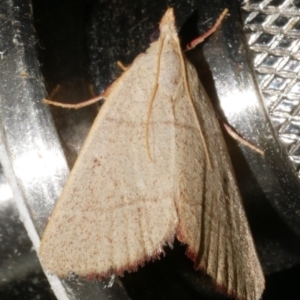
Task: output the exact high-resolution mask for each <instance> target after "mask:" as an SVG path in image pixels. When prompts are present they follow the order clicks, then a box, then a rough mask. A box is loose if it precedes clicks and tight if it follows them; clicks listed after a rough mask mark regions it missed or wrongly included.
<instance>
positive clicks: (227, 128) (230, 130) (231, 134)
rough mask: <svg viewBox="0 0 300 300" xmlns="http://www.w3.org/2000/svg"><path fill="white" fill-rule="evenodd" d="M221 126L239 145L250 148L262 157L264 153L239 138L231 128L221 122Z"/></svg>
mask: <svg viewBox="0 0 300 300" xmlns="http://www.w3.org/2000/svg"><path fill="white" fill-rule="evenodd" d="M222 125H223V126H224V128H225V129H226V131H227V133H228V134H229V135H230V136H231V137H232V138H233V139H235V140H236V141H238V142H240V143H241V144H243V145H245V146H246V147H248V148H250V149H251V150H253V151H255V152H257V153H259V154H260V155H264V151H263V150H261V149H260V148H258V147H256V146H255V145H253V144H251V143H250V142H248V141H247V140H245V139H244V138H243V137H242V136H240V135H239V134H238V133H237V132H236V131H235V130H234V129H233V128H232V127H231V126H229V125H228V124H226V123H224V122H222Z"/></svg>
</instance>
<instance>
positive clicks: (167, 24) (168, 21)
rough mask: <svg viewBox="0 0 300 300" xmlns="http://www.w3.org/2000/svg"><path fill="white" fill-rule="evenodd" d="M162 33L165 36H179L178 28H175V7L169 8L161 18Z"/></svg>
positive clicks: (160, 27)
mask: <svg viewBox="0 0 300 300" xmlns="http://www.w3.org/2000/svg"><path fill="white" fill-rule="evenodd" d="M159 29H160V35H161V36H164V35H165V34H170V33H172V34H175V35H176V36H177V32H176V28H175V16H174V10H173V8H168V10H167V11H166V13H165V14H164V16H163V17H162V19H161V22H160V25H159Z"/></svg>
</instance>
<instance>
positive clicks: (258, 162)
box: [0, 0, 300, 300]
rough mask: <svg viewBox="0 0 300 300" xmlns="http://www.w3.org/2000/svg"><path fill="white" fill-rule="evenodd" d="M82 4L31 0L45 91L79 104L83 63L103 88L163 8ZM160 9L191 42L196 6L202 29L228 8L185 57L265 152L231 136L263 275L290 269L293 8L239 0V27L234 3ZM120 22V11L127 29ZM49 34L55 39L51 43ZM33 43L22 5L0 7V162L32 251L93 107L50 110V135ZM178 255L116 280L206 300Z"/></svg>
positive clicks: (71, 294) (85, 288)
mask: <svg viewBox="0 0 300 300" xmlns="http://www.w3.org/2000/svg"><path fill="white" fill-rule="evenodd" d="M84 2H85V1H77V2H74V1H70V2H68V1H66V2H64V4H63V5H61V6H59V5H58V4H57V3H55V1H49V2H47V1H45V2H44V4H43V5H45V8H42V7H41V6H42V4H41V2H40V1H34V7H35V8H36V10H38V9H39V10H40V11H42V13H40V14H39V17H38V22H40V24H38V25H37V27H38V26H40V28H39V29H38V34H39V41H40V42H41V45H42V47H41V48H40V52H41V57H42V58H41V61H42V68H43V75H44V77H45V78H46V84H47V86H49V87H50V91H51V89H52V88H53V87H55V86H56V84H61V85H62V88H61V91H63V92H62V93H61V95H57V100H65V101H67V102H69V101H79V100H83V99H85V98H87V97H88V93H87V92H82V89H80V87H79V86H80V85H84V86H85V85H86V81H87V80H86V79H85V80H82V78H81V77H84V76H86V73H87V72H86V71H81V68H82V69H85V68H86V69H89V68H91V70H92V75H93V77H94V81H95V82H96V84H95V85H96V87H97V88H98V90H99V91H100V90H103V89H104V88H105V87H106V86H107V84H108V83H109V82H111V81H112V80H113V79H115V77H116V76H117V73H118V71H119V70H117V67H116V63H115V62H116V61H118V60H121V61H122V62H123V63H125V64H128V63H130V61H131V60H132V59H133V58H134V57H135V56H136V55H137V54H138V53H140V52H141V51H144V49H146V48H147V47H148V44H149V36H150V35H151V33H153V31H154V30H155V29H156V28H157V24H158V22H159V20H160V17H161V16H162V14H163V12H164V11H165V8H166V3H162V2H160V1H147V0H143V1H139V2H135V4H134V5H133V4H132V3H131V2H130V1H128V2H127V1H119V2H118V1H117V0H116V1H114V3H115V5H114V6H111V4H110V3H111V1H104V0H101V1H86V3H91V2H92V3H93V4H95V6H94V7H93V8H91V7H88V4H84ZM168 5H171V6H175V13H176V15H177V26H178V27H179V28H181V27H182V26H183V27H185V28H186V29H187V32H188V33H189V32H190V31H193V32H194V29H195V28H196V32H194V36H193V37H195V34H199V32H197V25H195V26H194V25H193V22H192V23H189V22H187V23H186V22H185V21H186V20H187V19H188V20H190V19H193V18H194V14H193V12H195V10H196V9H198V11H199V15H196V19H197V20H196V23H197V24H198V29H199V30H200V32H203V31H205V30H207V29H208V28H209V26H210V25H211V24H212V23H213V20H215V19H216V18H217V17H218V15H219V14H220V12H221V11H222V10H223V8H224V7H228V8H229V15H228V17H227V18H226V19H225V20H224V21H223V22H222V26H221V27H220V29H219V30H218V31H217V32H216V33H215V34H214V35H213V36H212V37H210V38H209V39H208V41H207V42H206V43H205V44H204V46H203V47H199V48H197V49H195V50H193V52H191V53H188V55H189V57H190V59H191V60H192V61H193V62H194V64H195V66H196V67H197V69H198V70H199V76H200V78H201V79H202V81H203V83H204V84H205V87H206V89H207V90H208V92H209V94H210V97H211V98H212V100H213V101H214V102H215V103H219V105H218V104H217V105H216V107H217V110H218V111H219V115H220V118H221V119H222V120H223V121H226V122H227V123H229V124H230V125H231V126H232V127H233V128H234V129H235V130H236V131H237V132H238V133H239V134H240V135H241V136H242V137H243V138H245V139H247V140H248V141H250V142H252V143H253V144H254V145H256V146H259V147H260V148H261V149H263V150H265V156H261V155H259V154H257V153H255V152H253V151H252V150H251V149H248V148H247V147H245V146H243V145H240V144H239V143H238V142H232V141H231V140H230V139H229V151H230V154H231V157H232V161H233V165H234V167H235V171H236V174H237V178H238V182H239V186H240V188H241V193H242V196H243V199H244V201H245V208H246V211H247V215H248V217H249V222H250V225H251V228H252V231H253V234H254V238H255V242H256V245H257V248H258V252H259V255H260V259H261V261H262V263H263V266H264V269H265V271H266V273H272V272H274V271H280V270H283V269H285V268H287V267H290V266H293V265H295V264H297V263H299V261H300V254H299V253H300V251H298V250H299V249H300V245H299V235H300V224H299V222H300V218H299V213H300V207H299V206H300V201H299V196H298V194H299V190H300V187H299V178H298V177H299V174H300V171H299V170H300V168H299V165H300V158H299V157H300V154H299V153H300V152H298V148H299V147H300V146H299V145H300V144H299V134H300V130H299V128H298V125H299V124H300V121H299V120H298V119H299V110H300V104H299V103H300V102H299V96H300V95H299V88H298V87H299V85H298V74H299V71H300V67H299V66H300V63H299V59H300V57H299V54H298V53H297V51H298V49H299V47H300V41H299V40H298V39H299V38H300V34H299V32H298V30H299V29H298V28H299V25H298V23H297V22H298V20H299V3H298V1H296V0H295V1H290V0H289V1H287V0H286V1H284V0H282V1H269V0H268V1H266V0H264V1H259V0H256V1H254V0H253V1H245V4H244V10H243V13H244V14H245V16H244V21H245V28H244V29H243V21H242V17H241V3H239V2H238V1H232V0H229V1H219V0H216V1H212V0H202V1H186V3H179V2H178V1H168ZM87 7H88V9H87ZM43 9H44V10H43ZM85 10H90V11H88V13H87V16H88V18H89V19H91V20H90V21H89V30H90V39H91V40H90V58H91V64H90V65H88V61H87V59H86V57H85V56H81V55H82V52H84V51H85V42H86V41H85V40H84V39H83V38H82V36H83V35H84V34H85V26H86V24H85V23H84V18H83V17H82V14H83V13H85ZM49 12H50V13H49ZM68 12H70V13H68ZM122 16H126V21H128V23H125V24H126V26H125V25H124V19H123V18H122ZM191 16H192V18H191ZM194 19H195V18H194ZM57 20H60V21H61V22H62V23H59V24H58V21H57ZM57 24H58V25H57ZM134 25H136V26H134ZM43 26H44V27H43ZM47 26H48V27H47ZM128 26H130V28H129V29H128ZM74 28H75V29H78V28H81V31H80V34H76V32H75V33H74V34H73V35H70V38H69V36H68V35H63V31H69V32H72V31H73V30H74V31H75V29H74ZM82 28H84V29H82ZM57 30H60V32H59V35H61V38H59V37H56V36H55V34H56V31H57ZM244 30H246V32H247V35H246V37H245V32H244ZM184 31H185V30H184V28H183V29H182V30H181V32H180V33H181V34H182V36H184V34H185V33H184ZM112 32H113V34H112ZM185 32H186V31H185ZM66 37H67V38H66ZM47 38H48V39H47ZM68 38H69V40H68V41H67V42H66V43H65V40H66V39H68ZM246 38H247V39H246ZM35 45H36V35H35V32H34V30H33V20H32V12H31V7H30V3H29V2H28V1H23V0H18V1H17V0H14V1H9V0H1V1H0V123H1V128H0V133H1V135H0V137H1V145H0V160H1V163H2V165H3V166H4V170H5V174H6V177H7V178H8V180H9V183H10V186H11V188H12V190H13V193H14V201H15V203H16V206H17V207H18V209H19V212H20V215H21V219H22V221H23V223H24V224H25V227H26V229H27V232H28V234H29V236H30V238H31V240H32V241H33V244H34V247H35V249H38V247H39V239H40V236H41V234H42V232H43V230H44V228H45V226H46V224H47V221H48V218H49V216H50V214H51V212H52V209H53V206H54V204H55V202H56V200H57V198H58V197H59V194H60V192H61V189H62V187H63V185H64V182H65V180H66V178H67V175H68V172H69V170H68V164H69V165H70V166H71V165H72V164H73V163H74V161H75V159H76V155H77V153H78V151H79V149H80V147H81V144H82V142H83V141H84V138H85V136H86V134H87V132H88V129H89V127H90V126H91V123H92V120H93V118H94V116H95V113H96V112H97V108H96V107H92V108H88V109H84V110H82V111H76V112H71V111H63V110H61V109H56V108H55V109H53V111H52V113H53V116H54V119H55V125H56V126H57V129H58V133H59V137H58V135H57V132H56V129H55V125H54V122H53V119H52V116H51V113H50V111H49V108H48V107H47V106H45V105H44V104H42V103H41V99H42V98H43V97H44V95H45V89H44V84H43V79H42V77H41V73H40V65H39V64H38V59H37V55H36V51H35ZM249 49H251V51H252V52H249ZM76 51H77V52H78V53H77V54H76V55H75V54H74V53H76ZM44 52H45V53H46V54H45V53H44ZM43 56H44V57H43ZM45 57H46V58H45ZM126 57H129V59H128V61H127V60H126ZM251 58H253V60H251ZM203 62H204V63H203ZM84 63H85V64H86V65H87V66H83V64H84ZM47 64H48V67H47V66H46V65H47ZM253 66H254V68H255V72H256V73H255V72H254V68H253ZM116 70H117V71H116ZM203 70H204V71H205V72H204V73H203ZM82 74H84V75H82ZM79 82H80V84H79ZM82 82H83V84H82ZM66 97H67V98H66ZM299 127H300V125H299ZM298 133H299V134H298ZM67 161H68V163H67ZM0 192H1V191H0ZM270 204H271V205H270ZM6 213H7V210H0V214H1V215H0V218H1V219H4V214H6ZM12 214H13V213H12ZM6 220H7V219H6ZM7 222H8V224H7V226H9V227H10V228H18V227H17V225H16V221H15V219H14V218H11V219H10V220H8V221H7ZM6 241H10V242H11V243H12V245H16V247H18V248H19V245H18V243H17V241H16V238H15V237H13V236H12V237H11V240H9V237H7V240H6ZM27 242H28V241H27ZM175 248H176V247H175ZM177 248H178V247H177ZM0 249H4V248H1V247H0ZM175 250H176V249H175ZM2 251H5V250H2ZM179 252H180V255H178V256H177V254H173V256H174V257H173V258H172V253H174V251H172V253H171V254H170V253H168V255H167V256H168V257H167V258H166V260H165V261H167V264H166V265H163V264H162V263H163V262H162V263H161V262H157V263H155V264H153V266H152V265H151V264H147V265H146V266H145V268H143V270H140V271H139V272H138V273H135V274H129V275H128V276H125V278H124V279H123V283H124V284H125V286H126V289H127V291H130V295H136V296H131V298H132V299H151V297H152V299H153V297H155V298H156V299H195V298H196V297H199V295H202V299H215V297H216V295H215V294H214V293H212V292H211V291H210V292H207V293H206V292H203V290H202V287H201V285H199V278H198V277H197V276H200V275H199V272H193V271H192V266H191V265H188V267H187V265H186V264H185V262H182V261H181V257H183V252H184V251H183V250H182V249H180V250H179ZM175 253H176V252H175ZM169 258H170V260H169ZM172 259H173V260H172ZM29 260H30V261H33V262H34V264H35V263H37V261H36V258H34V257H33V256H32V257H30V256H28V257H27V258H26V260H25V261H23V263H25V264H26V263H28V261H29ZM34 264H33V266H34ZM149 265H150V266H149ZM155 266H158V267H157V269H155V268H156V267H155ZM1 267H4V265H2V266H1V264H0V270H1ZM151 268H153V269H154V274H155V275H153V276H152V277H151V276H150V277H149V275H145V274H146V273H147V272H148V271H147V270H149V269H151ZM144 270H145V271H144ZM14 276H15V275H12V277H14ZM149 278H150V279H149ZM48 279H49V281H50V283H51V284H52V288H53V289H54V292H55V294H56V296H57V298H58V299H65V298H70V299H118V300H119V299H129V297H128V295H127V293H126V291H125V290H124V288H123V286H122V283H121V282H120V281H119V280H118V279H116V280H115V282H114V284H113V286H112V288H105V286H107V285H108V284H109V280H107V281H105V282H101V283H100V282H96V281H93V282H88V281H86V280H85V279H79V278H77V277H76V276H74V277H73V278H70V279H68V280H66V281H64V282H61V281H60V280H58V279H57V278H55V277H53V276H50V275H49V274H48ZM154 281H155V282H156V284H161V286H160V287H161V293H160V294H159V296H157V295H158V294H155V287H153V285H151V283H152V282H154ZM158 281H159V282H158ZM202 284H203V282H202ZM174 285H175V286H176V288H175V289H174ZM204 286H205V284H204ZM204 289H205V288H204ZM139 290H140V292H139ZM201 293H202V294H201ZM137 294H139V296H137ZM153 295H154V296H153ZM0 296H1V294H0ZM193 296H195V298H193ZM218 299H219V298H218ZM264 299H268V298H264Z"/></svg>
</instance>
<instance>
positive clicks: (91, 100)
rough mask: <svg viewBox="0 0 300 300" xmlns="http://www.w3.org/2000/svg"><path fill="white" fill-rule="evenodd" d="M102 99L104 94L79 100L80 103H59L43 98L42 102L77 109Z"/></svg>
mask: <svg viewBox="0 0 300 300" xmlns="http://www.w3.org/2000/svg"><path fill="white" fill-rule="evenodd" d="M102 99H105V97H104V95H103V94H101V95H99V96H97V97H95V98H92V99H89V100H86V101H83V102H80V103H75V104H74V103H61V102H56V101H51V100H48V99H45V98H44V99H43V103H46V104H49V105H53V106H58V107H62V108H73V109H79V108H82V107H85V106H89V105H91V104H94V103H96V102H98V101H100V100H102Z"/></svg>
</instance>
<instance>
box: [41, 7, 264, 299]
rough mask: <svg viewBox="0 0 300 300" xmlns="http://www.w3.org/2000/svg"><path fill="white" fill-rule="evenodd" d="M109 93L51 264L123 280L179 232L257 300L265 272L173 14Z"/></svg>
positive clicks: (46, 249) (47, 250) (63, 271)
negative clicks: (157, 35)
mask: <svg viewBox="0 0 300 300" xmlns="http://www.w3.org/2000/svg"><path fill="white" fill-rule="evenodd" d="M102 96H103V97H105V98H106V101H105V103H104V105H103V106H102V108H101V110H100V112H99V113H98V116H97V117H96V119H95V121H94V124H93V126H92V128H91V130H90V132H89V134H88V137H87V139H86V141H85V143H84V145H83V147H82V150H81V152H80V154H79V156H78V159H77V161H76V163H75V165H74V167H73V169H72V171H71V173H70V176H69V178H68V181H67V183H66V185H65V187H64V189H63V192H62V195H61V197H60V198H59V200H58V202H57V204H56V206H55V209H54V211H53V214H52V216H51V218H50V221H49V223H48V225H47V227H46V230H45V232H44V235H43V237H42V242H41V247H40V252H39V254H40V257H41V261H42V263H43V265H44V267H45V268H46V269H47V270H49V271H50V272H52V273H54V274H57V275H58V276H61V277H63V276H67V275H68V273H69V272H74V273H76V274H78V275H80V276H87V275H89V274H98V275H100V276H110V275H111V274H117V275H122V274H123V273H124V271H135V270H136V269H137V268H138V266H139V265H143V264H144V262H145V261H149V260H151V259H155V258H157V257H159V256H160V254H161V253H163V247H164V246H165V245H168V244H171V243H172V242H173V240H174V238H175V237H177V239H178V240H179V241H180V242H181V243H183V244H186V245H187V246H186V247H187V250H186V253H187V255H188V257H190V258H191V259H192V260H193V261H194V266H195V268H196V269H201V270H202V271H204V272H206V273H208V274H209V275H210V276H211V277H212V279H213V281H214V282H215V283H216V285H217V286H218V287H219V288H220V289H221V290H222V291H224V292H225V293H226V294H228V295H231V296H234V297H236V298H238V299H246V300H255V299H259V298H260V296H261V294H262V291H263V289H264V276H263V273H262V269H261V266H260V263H259V260H258V257H257V254H256V251H255V247H254V244H253V241H252V237H251V233H250V230H249V227H248V224H247V220H246V217H245V213H244V209H243V205H242V202H241V196H240V194H239V191H238V188H237V184H236V180H235V178H234V175H233V170H232V166H231V163H230V159H229V155H228V153H227V149H226V146H225V143H224V139H223V136H222V133H221V130H220V128H219V124H218V121H217V119H216V116H215V113H214V110H213V108H212V105H211V103H210V100H209V98H208V96H207V94H206V92H205V90H204V88H203V86H202V85H201V83H200V82H199V79H198V76H197V73H196V71H195V68H194V67H193V66H192V64H191V63H190V62H189V61H188V60H187V59H186V57H185V55H184V53H183V51H182V50H181V48H180V43H179V39H178V36H177V32H176V28H175V20H174V13H173V9H171V8H169V9H168V10H167V12H166V13H165V15H164V16H163V18H162V20H161V22H160V37H159V39H158V40H157V41H155V42H153V43H151V45H150V47H149V49H148V50H147V51H146V53H142V54H140V55H139V56H138V57H137V58H136V59H135V60H134V62H133V64H132V65H131V66H130V67H129V68H128V69H127V70H126V71H125V72H124V73H123V75H122V76H121V77H120V78H118V79H117V80H116V81H115V82H114V83H113V84H112V85H111V86H110V87H109V88H108V89H107V90H106V91H105V92H104V94H103V95H102Z"/></svg>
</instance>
